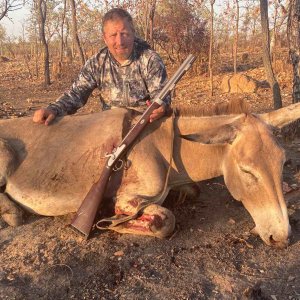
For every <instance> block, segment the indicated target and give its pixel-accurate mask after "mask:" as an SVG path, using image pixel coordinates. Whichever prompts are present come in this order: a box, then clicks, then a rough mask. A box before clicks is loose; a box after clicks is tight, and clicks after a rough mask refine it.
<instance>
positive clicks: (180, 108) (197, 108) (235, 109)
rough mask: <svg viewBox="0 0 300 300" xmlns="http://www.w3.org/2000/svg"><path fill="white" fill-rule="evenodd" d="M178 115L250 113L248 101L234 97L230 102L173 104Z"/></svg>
mask: <svg viewBox="0 0 300 300" xmlns="http://www.w3.org/2000/svg"><path fill="white" fill-rule="evenodd" d="M173 110H175V114H176V116H182V117H204V116H218V115H238V114H242V113H246V114H248V113H250V108H249V105H248V103H246V102H245V101H244V100H243V99H233V100H231V101H230V102H228V103H218V104H214V105H209V106H207V105H205V106H204V105H201V104H198V105H190V106H187V105H184V104H179V105H175V106H173Z"/></svg>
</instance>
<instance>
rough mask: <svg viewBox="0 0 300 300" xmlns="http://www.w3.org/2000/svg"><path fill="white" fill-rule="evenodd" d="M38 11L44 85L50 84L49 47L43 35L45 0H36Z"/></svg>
mask: <svg viewBox="0 0 300 300" xmlns="http://www.w3.org/2000/svg"><path fill="white" fill-rule="evenodd" d="M38 12H39V23H40V24H39V25H40V26H39V28H40V39H41V41H42V45H43V49H44V79H45V85H46V86H47V85H50V68H49V48H48V43H47V40H46V35H45V24H46V19H47V4H46V1H45V0H38Z"/></svg>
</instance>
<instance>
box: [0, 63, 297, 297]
mask: <svg viewBox="0 0 300 300" xmlns="http://www.w3.org/2000/svg"><path fill="white" fill-rule="evenodd" d="M170 69H171V68H170ZM70 70H72V71H70ZM78 70H79V67H78V66H72V67H70V66H65V73H64V76H63V79H61V80H60V81H57V80H56V81H54V82H53V83H52V84H51V86H50V87H49V88H47V89H45V88H44V87H43V85H42V82H41V80H36V79H34V78H32V79H30V78H29V72H28V69H26V68H25V67H24V63H23V62H22V61H21V60H14V61H9V62H0V117H1V118H4V119H5V118H18V117H22V116H25V115H32V113H33V111H34V110H35V109H37V108H39V107H41V106H45V105H46V104H47V103H49V102H50V101H54V100H55V98H56V97H57V96H59V95H60V94H61V93H62V92H63V91H64V90H65V89H66V88H67V87H69V86H70V84H71V82H72V80H73V79H74V78H75V76H76V72H77V71H78ZM243 70H244V71H243V73H245V74H248V75H249V76H252V77H253V78H255V79H256V80H259V81H263V80H264V79H265V78H264V71H263V68H262V67H261V65H260V62H259V61H258V62H257V64H256V65H255V66H253V67H251V65H245V66H244V69H243ZM290 74H291V73H290V69H289V68H288V67H286V68H285V69H284V70H281V71H280V70H279V71H278V72H277V76H278V79H279V83H280V86H281V89H282V96H283V102H284V105H288V104H291V97H290V90H291V84H290V80H291V79H290ZM223 75H224V73H223V74H221V73H220V74H219V75H217V76H216V78H215V80H216V81H215V85H216V87H217V88H216V94H215V96H213V97H209V96H208V91H209V83H208V78H207V77H205V76H194V74H192V72H191V73H190V74H189V75H188V76H186V77H185V78H183V79H182V81H181V83H180V84H179V85H178V87H177V89H176V94H175V98H174V102H175V103H181V102H183V101H184V102H185V103H188V104H190V105H195V104H197V103H200V104H203V105H206V104H209V103H216V102H223V101H227V100H228V99H230V98H233V97H240V98H243V99H245V100H246V101H247V102H249V104H250V105H251V107H252V111H254V112H262V111H268V110H270V109H271V108H272V96H271V92H270V89H268V88H266V87H262V88H259V89H258V91H257V92H256V93H254V94H235V95H230V94H222V92H221V91H220V90H219V89H218V87H219V85H220V80H221V78H222V76H223ZM97 99H98V98H97V95H96V94H95V95H93V97H91V99H90V101H89V103H88V104H87V105H86V106H85V107H84V108H83V109H82V110H81V111H80V112H79V113H83V112H85V113H86V112H90V113H92V112H95V111H97V110H99V107H98V103H97V101H98V100H97ZM296 131H297V128H296V129H295V128H294V130H293V133H295V132H296ZM287 135H291V132H289V133H288V134H281V135H279V138H280V141H281V143H282V144H283V146H284V147H285V149H286V152H287V162H286V164H285V167H284V174H283V179H284V182H285V190H286V195H285V196H286V201H287V205H288V211H289V216H290V223H291V226H292V232H293V237H292V240H291V243H290V246H289V247H288V248H286V249H282V250H279V249H274V248H271V247H268V246H266V245H265V244H263V242H262V241H261V240H260V238H258V237H256V236H253V235H251V234H250V233H249V231H250V230H251V229H252V227H253V226H254V223H253V221H252V219H251V218H250V216H249V214H248V213H247V211H246V210H245V209H244V207H243V206H242V204H240V203H239V202H237V201H235V200H234V199H233V198H232V197H231V195H230V194H229V193H228V191H227V189H226V187H225V186H224V182H223V180H222V178H217V179H214V180H210V181H206V182H202V183H200V184H199V187H200V191H201V192H200V195H199V197H190V198H188V199H187V200H186V201H185V202H184V203H178V202H177V199H178V194H176V193H175V192H172V193H171V194H170V195H169V196H168V199H167V201H166V203H165V205H166V206H167V207H169V208H170V209H171V210H172V211H173V212H174V214H175V216H176V230H175V232H174V234H173V235H172V236H171V237H170V238H168V239H163V240H159V239H154V238H149V237H140V236H133V235H120V234H117V233H114V232H95V233H94V234H93V235H92V238H91V239H89V240H88V241H86V240H84V239H83V238H82V237H81V236H80V235H78V234H77V233H76V232H74V231H73V230H72V229H71V228H70V227H69V226H68V224H69V222H70V216H63V217H41V216H34V215H29V214H28V215H27V217H26V221H25V224H24V225H22V226H20V227H17V228H11V227H8V226H7V225H6V224H5V223H4V222H3V221H2V220H1V219H0V261H1V263H0V299H151V300H153V299H189V300H193V299H195V300H196V299H273V300H276V299H277V300H280V299H300V276H299V274H300V260H299V253H300V200H299V197H300V192H298V189H299V187H300V173H299V170H300V156H299V153H300V138H299V137H298V136H297V135H296V134H293V139H291V138H290V137H289V138H287Z"/></svg>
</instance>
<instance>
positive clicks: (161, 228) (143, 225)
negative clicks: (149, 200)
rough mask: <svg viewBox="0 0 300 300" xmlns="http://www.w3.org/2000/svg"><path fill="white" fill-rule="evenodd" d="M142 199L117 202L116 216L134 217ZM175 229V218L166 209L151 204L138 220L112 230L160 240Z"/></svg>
mask: <svg viewBox="0 0 300 300" xmlns="http://www.w3.org/2000/svg"><path fill="white" fill-rule="evenodd" d="M141 202H142V199H136V198H135V199H134V200H132V199H131V200H130V199H129V200H128V201H124V199H122V200H120V201H117V203H116V214H123V215H124V214H125V215H129V216H130V215H133V214H134V213H135V212H136V208H137V206H138V204H139V203H141ZM174 228H175V216H174V215H173V213H172V212H171V211H170V210H168V209H167V208H165V207H162V206H160V205H158V204H150V205H149V206H148V207H146V208H145V209H144V210H143V212H142V214H141V216H140V217H138V218H137V219H134V220H130V221H127V222H125V223H122V224H120V225H117V226H115V227H112V228H111V229H112V230H114V231H117V232H120V233H131V234H139V235H149V236H154V237H158V238H164V237H167V236H169V235H170V234H171V233H172V232H173V231H174Z"/></svg>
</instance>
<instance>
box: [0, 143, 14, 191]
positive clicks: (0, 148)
mask: <svg viewBox="0 0 300 300" xmlns="http://www.w3.org/2000/svg"><path fill="white" fill-rule="evenodd" d="M17 164H18V159H17V155H16V152H15V150H14V149H13V148H12V147H11V146H10V144H9V143H8V141H6V140H4V139H1V138H0V187H2V186H4V185H5V184H6V180H7V178H8V177H9V176H10V175H11V174H12V173H13V172H14V171H15V169H16V167H17Z"/></svg>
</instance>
